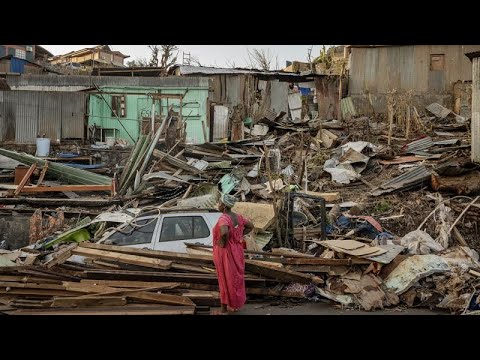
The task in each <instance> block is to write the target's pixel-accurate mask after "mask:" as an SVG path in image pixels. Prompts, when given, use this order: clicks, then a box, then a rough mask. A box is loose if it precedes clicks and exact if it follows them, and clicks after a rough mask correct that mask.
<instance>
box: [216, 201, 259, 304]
mask: <svg viewBox="0 0 480 360" xmlns="http://www.w3.org/2000/svg"><path fill="white" fill-rule="evenodd" d="M235 202H236V199H235V198H234V197H233V196H231V195H226V194H224V195H222V197H221V199H220V204H219V207H218V208H219V210H220V211H221V212H223V214H222V216H220V219H218V222H217V224H216V225H215V227H214V229H213V262H214V263H215V268H216V270H217V276H218V287H219V290H220V302H221V310H220V313H219V314H227V313H228V312H234V311H238V310H239V309H240V308H241V307H242V306H243V305H244V304H245V301H246V299H247V296H246V292H245V258H244V255H243V236H244V235H245V234H247V233H249V232H250V231H251V230H252V229H253V224H252V223H251V222H250V221H249V220H248V219H246V218H244V217H243V216H242V215H240V214H235V213H234V212H232V207H233V206H234V205H235Z"/></svg>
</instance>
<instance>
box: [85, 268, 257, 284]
mask: <svg viewBox="0 0 480 360" xmlns="http://www.w3.org/2000/svg"><path fill="white" fill-rule="evenodd" d="M84 275H85V277H86V278H87V279H101V280H131V281H157V282H169V281H171V282H181V283H194V284H213V285H217V284H218V279H217V276H216V275H213V274H212V275H210V274H187V273H174V272H158V271H157V272H153V271H131V270H85V271H84ZM245 282H246V283H247V284H248V283H250V284H258V285H260V286H261V285H265V283H266V280H265V279H257V278H252V277H249V276H246V277H245Z"/></svg>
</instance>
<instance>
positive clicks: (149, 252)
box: [80, 242, 213, 265]
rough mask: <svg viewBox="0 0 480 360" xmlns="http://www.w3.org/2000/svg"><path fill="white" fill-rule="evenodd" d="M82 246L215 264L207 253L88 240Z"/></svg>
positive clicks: (178, 260) (176, 260) (179, 260)
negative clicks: (161, 249)
mask: <svg viewBox="0 0 480 360" xmlns="http://www.w3.org/2000/svg"><path fill="white" fill-rule="evenodd" d="M80 247H81V248H88V249H97V250H106V251H112V252H118V253H123V254H131V255H139V256H144V257H150V258H158V259H165V260H171V261H175V262H181V261H182V260H184V261H188V262H192V263H199V264H206V265H213V258H212V257H211V256H206V255H191V254H186V253H176V252H170V251H159V250H150V249H136V248H129V247H125V246H118V245H105V244H95V243H88V242H83V243H81V244H80ZM182 262H183V261H182Z"/></svg>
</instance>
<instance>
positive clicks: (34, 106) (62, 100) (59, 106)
mask: <svg viewBox="0 0 480 360" xmlns="http://www.w3.org/2000/svg"><path fill="white" fill-rule="evenodd" d="M85 101H86V94H83V93H69V92H66V93H61V92H39V91H0V122H1V123H2V126H1V127H0V141H2V142H6V141H14V142H16V143H18V144H34V143H35V139H36V137H37V135H43V134H45V137H48V138H50V139H52V141H56V140H57V139H66V138H75V139H83V138H84V122H85V121H84V116H85V115H84V114H85Z"/></svg>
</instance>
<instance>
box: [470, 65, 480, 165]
mask: <svg viewBox="0 0 480 360" xmlns="http://www.w3.org/2000/svg"><path fill="white" fill-rule="evenodd" d="M472 74H473V81H472V161H475V162H477V163H479V162H480V58H478V57H477V58H474V59H473V60H472Z"/></svg>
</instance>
